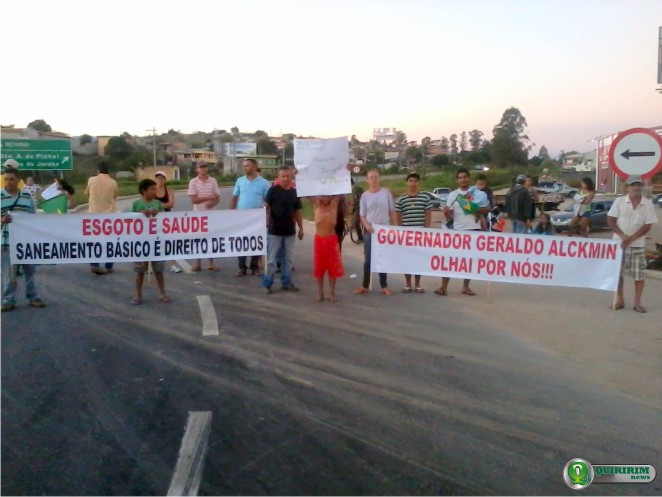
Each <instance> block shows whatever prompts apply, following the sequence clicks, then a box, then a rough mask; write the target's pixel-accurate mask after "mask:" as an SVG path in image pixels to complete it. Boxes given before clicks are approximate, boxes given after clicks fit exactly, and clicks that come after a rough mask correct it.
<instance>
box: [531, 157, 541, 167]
mask: <svg viewBox="0 0 662 497" xmlns="http://www.w3.org/2000/svg"><path fill="white" fill-rule="evenodd" d="M542 161H543V159H542V157H540V156H538V155H534V156H533V157H531V158H530V159H529V164H531V165H532V166H539V165H540V164H542Z"/></svg>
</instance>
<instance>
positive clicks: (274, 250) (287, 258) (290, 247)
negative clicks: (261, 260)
mask: <svg viewBox="0 0 662 497" xmlns="http://www.w3.org/2000/svg"><path fill="white" fill-rule="evenodd" d="M281 246H282V248H283V265H282V266H281V268H280V270H281V272H280V284H281V285H282V286H290V285H291V284H292V255H293V253H294V235H292V236H278V235H267V267H266V270H265V271H264V274H263V275H262V284H263V285H264V287H265V288H271V285H273V284H274V275H275V274H276V259H277V257H278V252H279V250H280V249H281Z"/></svg>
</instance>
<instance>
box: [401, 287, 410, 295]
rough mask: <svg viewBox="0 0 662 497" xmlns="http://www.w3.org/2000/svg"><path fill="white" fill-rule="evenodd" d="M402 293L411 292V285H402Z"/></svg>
mask: <svg viewBox="0 0 662 497" xmlns="http://www.w3.org/2000/svg"><path fill="white" fill-rule="evenodd" d="M402 293H411V287H410V286H406V287H404V288H403V289H402Z"/></svg>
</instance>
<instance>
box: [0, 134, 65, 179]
mask: <svg viewBox="0 0 662 497" xmlns="http://www.w3.org/2000/svg"><path fill="white" fill-rule="evenodd" d="M0 149H1V150H0V155H1V156H2V162H3V163H4V161H6V160H7V159H14V160H16V161H17V162H18V163H19V165H20V169H22V170H28V171H50V170H57V171H68V170H71V169H73V157H72V155H71V141H69V140H26V139H19V138H3V139H2V140H1V141H0Z"/></svg>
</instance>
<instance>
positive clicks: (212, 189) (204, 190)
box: [188, 176, 221, 211]
mask: <svg viewBox="0 0 662 497" xmlns="http://www.w3.org/2000/svg"><path fill="white" fill-rule="evenodd" d="M220 194H221V191H220V190H219V188H218V183H217V182H216V178H212V177H211V176H209V177H208V178H207V181H202V180H201V179H200V178H199V177H195V178H193V179H192V180H191V181H189V184H188V195H189V197H193V196H196V195H197V196H198V197H200V198H206V197H209V198H211V197H213V196H214V195H219V196H220ZM193 210H194V211H208V210H209V206H208V205H207V203H206V202H202V203H200V204H194V205H193Z"/></svg>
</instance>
